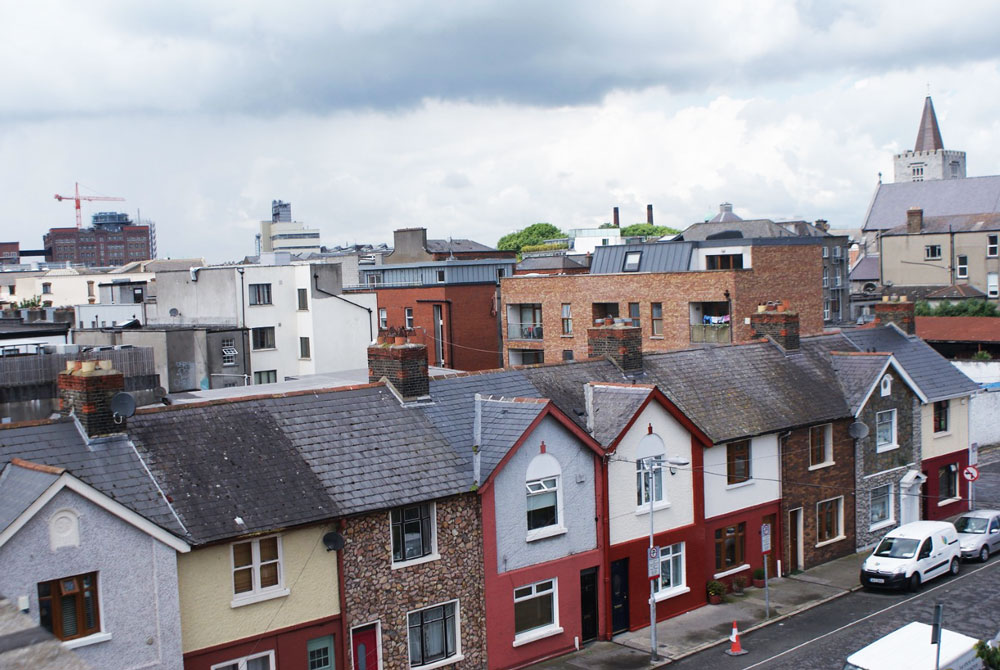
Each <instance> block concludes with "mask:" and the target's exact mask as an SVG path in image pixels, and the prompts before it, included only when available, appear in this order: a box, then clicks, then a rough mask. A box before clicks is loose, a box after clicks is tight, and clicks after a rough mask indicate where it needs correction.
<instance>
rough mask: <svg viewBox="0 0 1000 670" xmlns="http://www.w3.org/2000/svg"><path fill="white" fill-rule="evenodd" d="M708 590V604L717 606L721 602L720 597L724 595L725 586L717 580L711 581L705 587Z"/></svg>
mask: <svg viewBox="0 0 1000 670" xmlns="http://www.w3.org/2000/svg"><path fill="white" fill-rule="evenodd" d="M706 588H707V590H708V602H709V603H710V604H712V605H718V604H719V603H721V602H722V596H723V595H725V593H726V585H725V584H723V583H722V582H720V581H719V580H717V579H713V580H711V581H710V582H709V583H708V585H707V586H706Z"/></svg>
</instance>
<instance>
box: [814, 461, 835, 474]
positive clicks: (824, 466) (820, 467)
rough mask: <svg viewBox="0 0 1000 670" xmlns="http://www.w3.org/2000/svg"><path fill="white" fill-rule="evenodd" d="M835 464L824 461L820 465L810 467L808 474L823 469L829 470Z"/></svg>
mask: <svg viewBox="0 0 1000 670" xmlns="http://www.w3.org/2000/svg"><path fill="white" fill-rule="evenodd" d="M836 464H837V463H836V462H835V461H824V462H822V463H817V464H816V465H810V466H809V472H812V471H813V470H822V469H823V468H830V467H833V466H834V465H836Z"/></svg>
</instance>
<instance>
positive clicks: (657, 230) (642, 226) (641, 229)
mask: <svg viewBox="0 0 1000 670" xmlns="http://www.w3.org/2000/svg"><path fill="white" fill-rule="evenodd" d="M679 232H680V231H679V230H674V229H673V228H668V227H666V226H656V225H653V224H652V223H633V224H632V225H631V226H626V227H624V228H622V237H633V236H639V235H642V236H645V237H663V236H664V235H676V234H677V233H679Z"/></svg>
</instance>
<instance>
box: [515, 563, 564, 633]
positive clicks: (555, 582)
mask: <svg viewBox="0 0 1000 670" xmlns="http://www.w3.org/2000/svg"><path fill="white" fill-rule="evenodd" d="M550 583H551V585H552V586H551V588H549V589H548V590H546V591H542V592H539V591H538V587H539V586H541V585H543V584H550ZM524 589H531V593H530V594H528V595H523V596H521V597H518V596H517V592H518V591H521V590H524ZM545 597H548V598H551V599H552V621H551V622H549V623H547V624H545V625H542V626H538V627H536V628H529V629H527V630H524V631H521V632H520V633H517V632H515V633H514V644H513V646H515V647H520V646H521V645H523V644H528V643H529V642H535V641H536V640H541V639H544V638H547V637H551V636H553V635H559V634H560V633H562V632H563V629H562V627H561V626H560V625H559V579H558V578H556V577H552V578H551V579H543V580H541V581H537V582H535V583H533V584H524V585H523V586H518V587H517V588H515V589H514V605H515V607H516V606H517V603H521V602H526V601H528V600H535V599H536V598H545Z"/></svg>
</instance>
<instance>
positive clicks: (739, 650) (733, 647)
mask: <svg viewBox="0 0 1000 670" xmlns="http://www.w3.org/2000/svg"><path fill="white" fill-rule="evenodd" d="M729 642H730V645H729V649H727V650H726V653H727V654H729V655H730V656H742V655H743V654H745V653H747V651H746V649H744V648H743V647H742V646H740V630H739V628H737V627H736V622H735V621H734V622H733V632H732V634H731V635H730V636H729Z"/></svg>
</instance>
